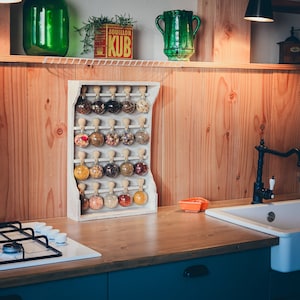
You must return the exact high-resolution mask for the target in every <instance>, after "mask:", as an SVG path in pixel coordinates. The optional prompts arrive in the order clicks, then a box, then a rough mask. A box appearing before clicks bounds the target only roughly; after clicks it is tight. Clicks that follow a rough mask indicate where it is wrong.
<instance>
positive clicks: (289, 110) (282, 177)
mask: <svg viewBox="0 0 300 300" xmlns="http://www.w3.org/2000/svg"><path fill="white" fill-rule="evenodd" d="M272 78H273V89H272V91H273V94H272V98H271V99H270V101H271V102H272V106H271V120H270V121H271V134H270V140H269V141H266V143H267V146H268V147H270V148H272V149H275V150H278V151H281V152H286V151H288V150H289V149H291V148H295V147H297V148H300V131H299V116H300V84H299V83H300V74H299V73H296V72H292V71H290V72H288V71H287V72H277V73H274V74H273V77H272ZM269 161H270V167H269V170H268V174H267V176H268V177H270V176H272V175H274V176H275V178H276V186H275V188H276V192H277V193H279V194H288V193H291V192H292V191H294V192H299V190H300V184H299V182H300V181H299V178H300V168H299V167H297V155H295V154H293V155H292V156H291V157H289V158H280V157H276V156H273V155H272V156H270V157H269Z"/></svg>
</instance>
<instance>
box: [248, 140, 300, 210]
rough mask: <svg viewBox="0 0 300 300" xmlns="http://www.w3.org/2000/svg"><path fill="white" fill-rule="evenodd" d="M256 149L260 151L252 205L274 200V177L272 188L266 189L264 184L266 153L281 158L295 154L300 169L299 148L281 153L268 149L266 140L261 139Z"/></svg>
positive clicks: (271, 181) (271, 182) (271, 180)
mask: <svg viewBox="0 0 300 300" xmlns="http://www.w3.org/2000/svg"><path fill="white" fill-rule="evenodd" d="M255 149H256V150H257V151H258V164H257V175H256V181H255V182H254V188H253V200H252V204H257V203H262V201H263V199H273V198H274V193H273V189H274V184H275V178H274V176H273V177H272V178H271V179H270V188H264V183H263V182H262V173H263V165H264V155H265V153H270V154H273V155H276V156H281V157H288V156H290V155H292V154H294V153H295V154H297V155H298V161H297V166H298V167H300V150H299V149H298V148H292V149H290V150H289V151H287V152H279V151H276V150H272V149H269V148H268V147H266V146H265V142H264V140H263V139H261V140H260V144H259V146H255Z"/></svg>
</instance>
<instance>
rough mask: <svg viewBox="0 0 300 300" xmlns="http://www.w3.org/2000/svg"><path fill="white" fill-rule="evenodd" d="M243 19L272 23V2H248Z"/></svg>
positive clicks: (259, 0)
mask: <svg viewBox="0 0 300 300" xmlns="http://www.w3.org/2000/svg"><path fill="white" fill-rule="evenodd" d="M244 19H246V20H249V21H256V22H273V21H274V19H273V9H272V0H249V3H248V6H247V10H246V13H245V17H244Z"/></svg>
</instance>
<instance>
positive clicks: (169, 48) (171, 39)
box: [155, 10, 201, 60]
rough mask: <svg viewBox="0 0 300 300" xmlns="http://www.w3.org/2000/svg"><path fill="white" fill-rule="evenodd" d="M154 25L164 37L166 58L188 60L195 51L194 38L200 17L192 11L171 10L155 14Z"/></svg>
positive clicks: (199, 23)
mask: <svg viewBox="0 0 300 300" xmlns="http://www.w3.org/2000/svg"><path fill="white" fill-rule="evenodd" d="M194 21H195V23H196V24H195V28H194V29H193V23H194ZM163 23H164V26H163V27H164V29H163V27H162V25H163ZM155 25H156V27H157V29H158V30H159V31H160V32H161V34H162V35H163V37H164V53H165V55H166V56H167V57H168V59H169V60H190V57H191V56H192V55H193V54H194V52H195V49H194V38H195V36H196V33H197V31H198V30H199V28H200V25H201V20H200V18H199V17H198V16H195V15H193V12H192V11H187V10H171V11H165V12H164V13H163V14H162V15H159V16H157V17H156V19H155Z"/></svg>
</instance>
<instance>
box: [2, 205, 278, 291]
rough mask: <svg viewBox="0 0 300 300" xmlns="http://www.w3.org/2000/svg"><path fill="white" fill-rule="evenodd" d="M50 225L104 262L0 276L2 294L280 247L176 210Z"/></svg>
mask: <svg viewBox="0 0 300 300" xmlns="http://www.w3.org/2000/svg"><path fill="white" fill-rule="evenodd" d="M46 222H47V224H48V225H52V226H53V227H54V228H58V229H60V231H61V232H67V233H68V236H69V237H70V238H72V239H74V240H76V241H78V242H80V243H83V244H85V245H86V246H88V247H91V248H93V249H94V250H96V251H98V252H100V253H101V254H102V257H100V258H92V259H84V260H78V261H72V262H66V263H58V264H52V265H47V266H39V267H30V268H22V269H15V270H8V271H1V272H0V288H3V287H11V286H17V285H20V283H22V284H24V285H26V284H34V283H38V282H44V281H51V280H60V279H66V278H72V277H79V276H84V275H91V274H98V273H104V272H111V271H116V270H124V269H129V268H136V267H142V266H149V265H156V264H161V263H167V262H174V261H180V260H188V259H193V258H199V257H206V256H213V255H220V254H225V253H235V252H239V251H246V250H250V249H257V248H263V247H270V246H273V245H277V244H278V238H276V237H273V236H270V235H267V234H263V233H260V232H257V231H253V230H250V229H246V228H242V227H240V226H236V225H233V224H230V223H227V222H222V221H219V220H217V219H214V218H212V217H209V216H206V215H205V214H204V213H185V212H183V211H181V210H180V209H179V208H178V207H177V206H172V207H160V208H159V211H158V213H157V214H148V215H143V216H133V217H130V218H129V217H128V218H126V217H124V218H121V219H119V220H118V221H117V222H116V220H115V219H106V220H96V221H87V222H75V221H71V220H70V219H66V218H56V219H47V220H46Z"/></svg>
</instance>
